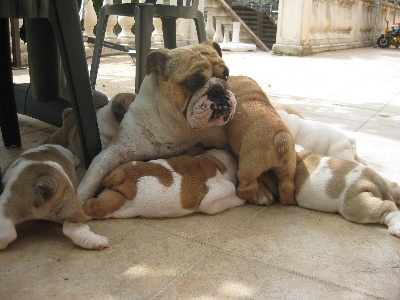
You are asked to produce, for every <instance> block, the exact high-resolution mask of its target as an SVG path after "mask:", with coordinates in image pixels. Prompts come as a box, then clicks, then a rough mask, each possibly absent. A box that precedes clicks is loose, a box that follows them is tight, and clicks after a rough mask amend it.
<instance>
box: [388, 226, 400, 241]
mask: <svg viewBox="0 0 400 300" xmlns="http://www.w3.org/2000/svg"><path fill="white" fill-rule="evenodd" d="M388 230H389V233H390V234H391V235H394V236H396V237H398V238H400V223H396V224H395V225H393V226H390V227H389V228H388Z"/></svg>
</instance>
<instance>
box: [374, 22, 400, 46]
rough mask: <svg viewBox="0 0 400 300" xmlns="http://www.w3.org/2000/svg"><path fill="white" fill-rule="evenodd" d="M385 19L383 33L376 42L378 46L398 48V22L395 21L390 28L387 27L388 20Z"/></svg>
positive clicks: (399, 32) (399, 25) (399, 38)
mask: <svg viewBox="0 0 400 300" xmlns="http://www.w3.org/2000/svg"><path fill="white" fill-rule="evenodd" d="M385 21H386V30H385V33H383V34H381V36H380V37H379V38H378V40H377V44H378V46H379V47H380V48H388V47H389V46H395V47H396V48H399V46H400V28H399V27H400V23H396V24H394V25H392V26H391V28H392V30H390V29H389V21H387V20H385Z"/></svg>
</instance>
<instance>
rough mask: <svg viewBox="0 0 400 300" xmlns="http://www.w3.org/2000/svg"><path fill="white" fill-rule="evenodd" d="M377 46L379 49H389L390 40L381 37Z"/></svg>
mask: <svg viewBox="0 0 400 300" xmlns="http://www.w3.org/2000/svg"><path fill="white" fill-rule="evenodd" d="M377 44H378V47H379V48H387V47H389V46H390V39H389V38H385V37H383V36H380V37H379V38H378V40H377Z"/></svg>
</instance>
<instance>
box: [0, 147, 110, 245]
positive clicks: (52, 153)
mask: <svg viewBox="0 0 400 300" xmlns="http://www.w3.org/2000/svg"><path fill="white" fill-rule="evenodd" d="M77 163H79V161H78V159H77V158H76V157H75V156H74V155H73V154H72V153H71V151H69V150H68V149H65V148H64V147H62V146H59V145H42V146H39V147H37V148H33V149H30V150H27V151H25V152H24V153H23V154H22V155H21V156H20V157H19V158H18V159H17V160H15V161H14V162H13V163H12V164H11V165H9V167H8V168H7V169H6V170H5V173H4V176H3V180H2V184H3V187H4V190H3V193H2V194H1V195H0V250H3V249H5V248H6V247H7V246H8V244H9V243H11V242H12V241H13V240H15V239H16V238H17V232H16V230H15V226H16V225H17V224H19V223H22V222H24V221H28V220H38V219H41V220H49V221H54V222H57V223H61V224H63V233H64V234H65V235H66V236H68V237H69V238H70V239H72V241H73V242H74V243H75V244H77V245H79V246H81V247H82V248H86V249H99V250H101V249H103V248H106V247H109V244H108V241H107V238H105V237H103V236H100V235H97V234H95V233H93V232H92V231H90V229H89V226H87V225H86V224H83V223H84V222H86V220H87V217H86V215H85V213H84V212H83V210H82V207H81V205H80V203H79V202H78V200H77V198H76V194H75V188H76V184H77V182H76V173H75V166H76V164H77Z"/></svg>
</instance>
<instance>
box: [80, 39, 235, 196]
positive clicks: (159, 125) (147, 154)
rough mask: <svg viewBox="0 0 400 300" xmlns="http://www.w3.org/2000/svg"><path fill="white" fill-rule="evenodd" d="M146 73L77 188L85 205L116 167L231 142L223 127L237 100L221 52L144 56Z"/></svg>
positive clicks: (205, 48)
mask: <svg viewBox="0 0 400 300" xmlns="http://www.w3.org/2000/svg"><path fill="white" fill-rule="evenodd" d="M146 74H147V76H146V77H145V78H144V80H143V83H142V85H141V87H140V92H139V94H138V95H137V96H136V98H135V101H133V102H132V104H131V105H130V106H129V109H128V111H127V112H126V114H125V116H124V118H123V120H122V122H121V125H120V126H119V129H118V131H117V133H116V134H115V136H114V138H113V139H112V140H111V142H110V143H109V144H108V145H107V146H106V147H105V148H103V150H102V151H101V152H100V154H99V155H97V156H96V157H95V158H94V160H93V161H92V163H91V165H90V166H89V168H88V170H87V172H86V174H85V176H84V178H83V179H82V181H81V183H80V185H79V187H78V198H79V200H80V201H81V202H82V203H83V202H84V201H86V200H87V199H89V198H91V197H93V196H94V195H95V192H96V190H98V188H99V187H100V184H101V182H102V181H103V179H104V178H105V176H107V175H108V174H109V173H110V172H111V171H112V170H114V169H115V168H116V167H117V166H118V165H121V164H123V163H126V162H130V161H135V160H150V159H158V158H167V157H172V156H177V155H180V154H183V153H184V152H185V151H187V150H188V149H190V148H192V147H193V146H195V145H196V144H198V143H202V144H203V145H204V146H206V147H209V148H220V147H223V146H226V144H227V142H226V138H225V135H224V130H223V128H222V126H223V125H224V124H226V123H227V122H228V121H229V120H230V119H231V118H232V116H233V114H234V111H235V106H236V100H235V97H234V95H233V93H232V92H231V91H230V90H229V87H228V83H227V80H226V79H227V77H228V75H229V70H228V68H227V66H226V65H225V63H224V61H223V60H222V58H221V57H220V56H219V55H218V52H217V51H215V50H214V49H213V48H212V47H210V46H209V45H196V46H193V47H192V48H190V49H187V48H186V49H181V48H177V49H173V50H168V49H159V50H154V51H152V52H150V53H149V54H148V56H147V58H146Z"/></svg>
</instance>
